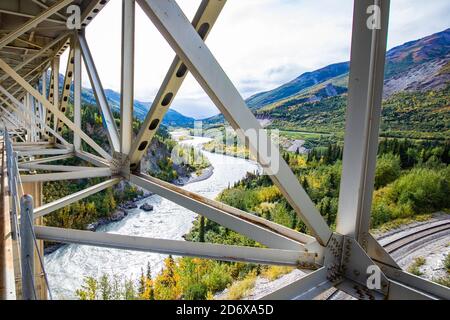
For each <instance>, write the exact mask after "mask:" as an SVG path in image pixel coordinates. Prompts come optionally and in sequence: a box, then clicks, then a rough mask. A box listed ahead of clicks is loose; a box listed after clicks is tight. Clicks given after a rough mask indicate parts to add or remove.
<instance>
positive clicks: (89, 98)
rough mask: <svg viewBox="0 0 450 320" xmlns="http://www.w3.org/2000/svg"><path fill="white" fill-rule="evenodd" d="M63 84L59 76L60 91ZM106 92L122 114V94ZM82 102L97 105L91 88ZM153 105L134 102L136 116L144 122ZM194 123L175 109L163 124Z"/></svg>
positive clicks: (168, 114)
mask: <svg viewBox="0 0 450 320" xmlns="http://www.w3.org/2000/svg"><path fill="white" fill-rule="evenodd" d="M47 77H50V74H48V75H47ZM47 81H49V80H47ZM63 84H64V76H63V75H62V74H60V75H59V86H60V89H62V86H63ZM104 91H105V96H106V100H107V101H108V105H109V107H110V108H111V109H112V110H113V111H114V112H120V93H118V92H116V91H114V90H111V89H105V90H104ZM81 100H82V103H83V104H92V105H96V104H97V100H96V99H95V95H94V91H93V90H92V89H90V88H84V87H83V88H82V90H81ZM70 101H71V102H72V103H73V85H72V87H71V92H70ZM151 104H152V103H151V102H141V101H139V100H134V116H135V117H136V118H137V119H139V120H144V119H145V116H146V115H147V113H148V110H149V109H150V106H151ZM194 121H195V119H194V118H191V117H187V116H185V115H183V114H181V113H180V112H178V111H176V110H174V109H169V110H168V111H167V113H166V115H165V116H164V118H163V120H162V123H163V124H164V125H166V126H171V127H193V126H194Z"/></svg>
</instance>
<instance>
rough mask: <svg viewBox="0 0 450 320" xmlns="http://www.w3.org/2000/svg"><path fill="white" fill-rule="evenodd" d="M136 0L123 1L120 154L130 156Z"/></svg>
mask: <svg viewBox="0 0 450 320" xmlns="http://www.w3.org/2000/svg"><path fill="white" fill-rule="evenodd" d="M134 12H135V2H134V0H122V61H121V62H122V64H121V69H122V73H121V81H120V87H121V90H120V152H121V153H122V154H129V153H130V150H131V143H132V140H133V104H134V28H135V26H134V24H135V21H134V20H135V17H134Z"/></svg>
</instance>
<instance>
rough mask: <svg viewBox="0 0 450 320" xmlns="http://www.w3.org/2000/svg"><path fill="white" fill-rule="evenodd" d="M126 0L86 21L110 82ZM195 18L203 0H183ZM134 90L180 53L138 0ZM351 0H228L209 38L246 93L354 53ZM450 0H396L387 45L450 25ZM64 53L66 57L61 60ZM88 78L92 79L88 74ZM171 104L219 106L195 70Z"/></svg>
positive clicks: (116, 75)
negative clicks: (90, 21) (153, 23)
mask: <svg viewBox="0 0 450 320" xmlns="http://www.w3.org/2000/svg"><path fill="white" fill-rule="evenodd" d="M121 2H122V1H120V0H112V1H110V2H109V3H108V5H107V6H106V7H105V8H104V9H103V10H102V12H101V13H100V14H99V15H98V16H97V17H96V18H95V19H94V20H93V21H92V23H91V24H90V25H89V27H88V28H87V31H86V34H87V39H88V42H89V45H90V48H91V51H92V54H93V56H94V60H95V62H96V65H97V69H98V71H99V74H100V77H101V79H102V82H103V85H104V87H105V88H111V89H113V90H116V91H119V90H120V52H121V50H120V42H121V36H120V32H121ZM178 3H179V5H180V7H181V8H182V9H183V10H184V11H185V13H186V15H187V16H188V18H189V19H191V18H192V17H193V15H194V13H195V11H196V9H197V7H198V4H199V3H200V1H199V0H195V1H194V0H178ZM136 6H137V14H136V55H135V64H136V70H135V96H136V98H137V99H138V100H141V101H151V100H152V99H153V97H154V96H155V94H156V92H157V90H158V88H159V86H160V84H161V82H162V80H163V78H164V76H165V73H166V72H167V69H168V67H169V66H170V63H171V61H172V59H173V57H174V53H173V51H172V50H171V48H170V47H169V45H168V44H167V43H166V42H165V40H164V39H163V37H162V36H161V35H160V34H159V33H158V32H157V31H156V28H155V27H154V26H153V25H152V23H151V22H150V21H149V19H148V18H147V17H146V16H145V14H144V13H143V12H142V11H141V9H140V8H139V6H138V5H136ZM352 11H353V1H352V0H339V1H336V0H316V1H311V0H228V2H227V4H226V5H225V7H224V10H223V12H222V14H221V16H220V17H219V19H218V21H217V23H216V25H215V26H214V29H213V31H212V32H211V34H210V36H209V38H208V40H207V45H208V47H209V48H210V49H211V51H212V52H213V53H214V54H215V56H216V58H217V60H218V61H219V62H220V63H221V65H222V67H223V69H224V70H225V72H226V73H227V74H228V76H229V77H230V78H231V80H232V81H233V83H234V84H235V85H236V86H237V88H238V89H239V91H240V92H241V94H242V95H243V96H244V97H248V96H249V95H251V94H254V93H256V92H259V91H264V90H270V89H272V88H274V87H276V86H278V85H281V84H283V83H285V82H287V81H289V80H291V79H293V78H295V77H297V76H298V75H300V74H301V73H302V72H305V71H311V70H314V69H317V68H320V67H323V66H325V65H327V64H330V63H335V62H340V61H346V60H348V59H349V50H350V49H349V48H350V39H351V20H352ZM448 12H450V3H449V1H447V0H433V1H421V0H395V1H391V19H390V30H389V47H392V46H395V45H399V44H402V43H404V42H406V41H410V40H414V39H416V38H420V37H423V36H426V35H428V34H431V33H434V32H437V31H441V30H443V29H445V28H447V27H448V21H447V20H448V19H447V18H448ZM62 61H64V60H62ZM83 80H84V85H86V86H89V83H88V78H87V76H85V75H84V79H83ZM173 107H174V108H175V109H177V110H179V111H181V112H182V113H184V114H186V115H190V116H194V117H205V116H210V115H212V114H214V113H217V112H218V111H217V110H216V109H215V107H214V106H213V104H212V102H211V101H210V100H209V98H208V97H207V96H206V95H205V94H204V93H203V91H202V89H201V88H200V86H199V85H198V84H197V83H196V82H195V80H194V79H193V77H191V76H189V77H188V78H187V79H186V81H185V83H184V84H183V86H182V88H181V90H180V92H179V94H178V96H177V98H176V99H175V101H174V104H173Z"/></svg>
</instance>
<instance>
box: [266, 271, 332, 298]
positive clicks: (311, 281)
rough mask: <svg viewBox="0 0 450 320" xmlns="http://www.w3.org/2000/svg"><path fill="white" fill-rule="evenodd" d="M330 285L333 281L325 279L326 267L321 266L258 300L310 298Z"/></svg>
mask: <svg viewBox="0 0 450 320" xmlns="http://www.w3.org/2000/svg"><path fill="white" fill-rule="evenodd" d="M331 287H333V283H331V282H330V281H329V280H328V279H327V267H321V268H320V269H318V270H316V271H313V272H311V273H308V274H306V275H305V276H304V277H302V278H300V279H299V280H296V281H294V282H292V283H290V284H288V285H287V286H285V287H282V288H280V289H278V290H275V291H274V292H271V293H269V294H268V295H266V296H264V297H262V298H261V299H260V300H311V299H313V298H315V297H316V296H318V295H319V294H321V293H322V292H324V291H326V290H328V289H330V288H331Z"/></svg>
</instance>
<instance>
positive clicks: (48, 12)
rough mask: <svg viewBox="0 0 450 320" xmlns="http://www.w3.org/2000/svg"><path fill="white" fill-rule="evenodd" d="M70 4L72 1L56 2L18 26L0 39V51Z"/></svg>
mask: <svg viewBox="0 0 450 320" xmlns="http://www.w3.org/2000/svg"><path fill="white" fill-rule="evenodd" d="M71 2H73V0H61V1H59V2H56V3H55V4H54V5H53V6H51V7H50V8H48V9H47V10H45V11H43V12H42V13H41V14H39V15H37V16H36V17H34V18H32V19H30V20H29V21H27V22H26V23H24V24H22V25H20V26H19V27H18V28H17V29H16V30H14V31H11V32H10V33H8V34H7V35H6V36H4V37H3V38H1V39H0V49H1V48H3V47H5V46H6V45H7V44H9V43H11V42H12V41H13V40H14V39H16V38H18V37H20V36H21V35H22V34H24V33H25V32H27V31H29V30H30V29H32V28H34V27H36V26H37V25H38V24H39V23H41V22H42V21H44V20H46V19H47V18H49V17H50V16H52V15H53V14H55V13H56V12H58V11H59V10H61V9H62V8H64V7H65V6H67V5H68V4H70V3H71Z"/></svg>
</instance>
